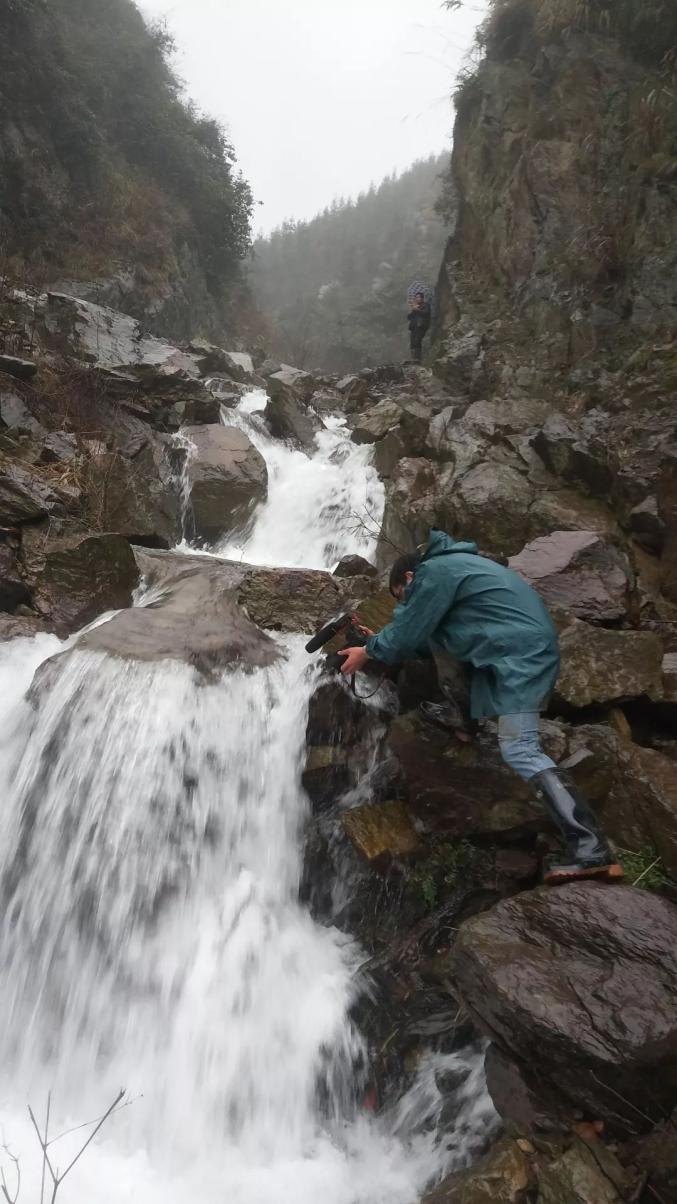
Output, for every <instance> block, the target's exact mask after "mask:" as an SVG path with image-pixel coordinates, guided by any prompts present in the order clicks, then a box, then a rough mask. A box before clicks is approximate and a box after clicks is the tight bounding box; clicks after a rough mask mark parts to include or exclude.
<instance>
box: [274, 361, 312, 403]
mask: <svg viewBox="0 0 677 1204" xmlns="http://www.w3.org/2000/svg"><path fill="white" fill-rule="evenodd" d="M316 388H317V381H316V380H315V377H314V376H312V375H311V374H310V372H302V371H301V369H300V368H290V367H289V365H288V364H283V366H282V368H281V369H280V371H279V372H273V374H272V376H269V377H268V392H269V394H270V398H271V400H272V401H277V400H278V398H284V397H288V398H291V399H292V400H293V401H301V402H309V401H310V399H311V397H312V395H313V393H314V392H315V389H316Z"/></svg>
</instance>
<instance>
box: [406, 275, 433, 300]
mask: <svg viewBox="0 0 677 1204" xmlns="http://www.w3.org/2000/svg"><path fill="white" fill-rule="evenodd" d="M417 293H423V296H424V297H425V299H426V301H427V302H428V305H430V304H431V303H432V299H433V290H432V289H431V288H430V285H428V284H426V283H425V281H424V280H414V281H413V283H412V284H410V285H409V288H408V289H407V301H409V302H410V303H411V302H412V301H413V300H414V297H415V296H416V294H417Z"/></svg>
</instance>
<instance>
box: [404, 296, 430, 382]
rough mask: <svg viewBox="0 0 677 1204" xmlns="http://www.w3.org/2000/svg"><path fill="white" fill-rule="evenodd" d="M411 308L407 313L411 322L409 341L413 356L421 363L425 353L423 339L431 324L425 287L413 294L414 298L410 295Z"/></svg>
mask: <svg viewBox="0 0 677 1204" xmlns="http://www.w3.org/2000/svg"><path fill="white" fill-rule="evenodd" d="M409 303H410V305H411V309H410V310H409V313H408V315H407V322H408V323H409V342H410V346H411V358H412V359H413V361H414V363H415V364H420V362H421V356H422V353H423V339H424V338H425V335H426V333H427V331H428V327H429V326H430V302H429V301H427V300H426V296H425V292H424V291H423V289H419V290H417V291H416V292H415V293H414V295H413V300H412V299H411V295H410V302H409Z"/></svg>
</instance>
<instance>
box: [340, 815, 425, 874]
mask: <svg viewBox="0 0 677 1204" xmlns="http://www.w3.org/2000/svg"><path fill="white" fill-rule="evenodd" d="M341 823H342V825H343V830H344V832H345V833H346V835H347V837H348V839H349V840H350V842H351V844H352V845H353V846H354V847H355V848H356V849H357V851H358V853H360V854H361V856H362V857H365V858H366V860H367V861H370V862H372V863H387V862H388V861H390V860H392V859H393V858H398V857H407V856H409V855H411V854H412V853H415V852H416V850H417V849H418V848H419V847H420V844H421V841H420V838H419V836H418V833H417V832H416V829H415V828H414V825H413V824H412V822H411V816H410V815H409V811H408V809H407V807H406V805H405V804H404V803H402V802H397V801H395V802H385V803H365V804H364V805H362V806H359V807H352V808H351V809H350V810H349V811H344V812H343V814H342V816H341Z"/></svg>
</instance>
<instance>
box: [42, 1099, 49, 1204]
mask: <svg viewBox="0 0 677 1204" xmlns="http://www.w3.org/2000/svg"><path fill="white" fill-rule="evenodd" d="M51 1106H52V1093H51V1091H48V1092H47V1112H46V1113H45V1149H47V1146H48V1145H49V1111H50V1108H51ZM44 1198H45V1159H44V1157H43V1159H42V1178H41V1180H40V1204H43V1201H44Z"/></svg>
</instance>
